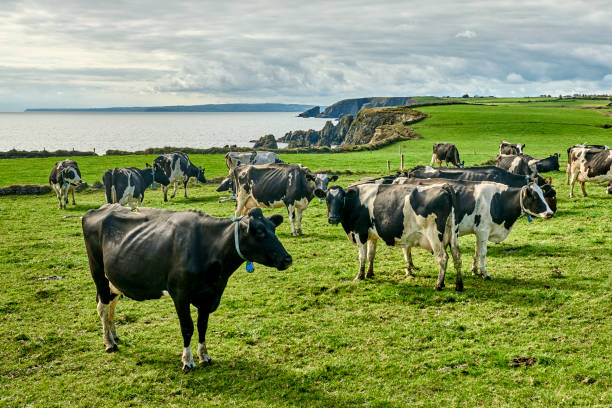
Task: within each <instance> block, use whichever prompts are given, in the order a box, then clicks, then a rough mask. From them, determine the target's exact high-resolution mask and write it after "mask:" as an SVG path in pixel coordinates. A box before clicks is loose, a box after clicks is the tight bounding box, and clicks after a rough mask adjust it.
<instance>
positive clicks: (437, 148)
mask: <svg viewBox="0 0 612 408" xmlns="http://www.w3.org/2000/svg"><path fill="white" fill-rule="evenodd" d="M442 162H446V167H448V163H452V164H454V165H455V166H456V167H463V165H464V163H465V162H462V161H460V160H459V151H458V150H457V146H455V145H454V144H452V143H436V144H434V146H433V155H432V156H431V163H430V166H433V165H434V163H436V164H437V165H438V167H440V166H442Z"/></svg>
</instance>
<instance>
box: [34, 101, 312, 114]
mask: <svg viewBox="0 0 612 408" xmlns="http://www.w3.org/2000/svg"><path fill="white" fill-rule="evenodd" d="M313 106H314V105H300V104H286V103H221V104H208V105H175V106H132V107H114V108H28V109H26V110H25V111H26V112H301V111H304V110H307V109H310V108H312V107H313Z"/></svg>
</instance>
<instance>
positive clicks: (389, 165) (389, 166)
mask: <svg viewBox="0 0 612 408" xmlns="http://www.w3.org/2000/svg"><path fill="white" fill-rule="evenodd" d="M387 172H391V163H389V160H387Z"/></svg>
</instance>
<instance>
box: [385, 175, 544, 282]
mask: <svg viewBox="0 0 612 408" xmlns="http://www.w3.org/2000/svg"><path fill="white" fill-rule="evenodd" d="M445 183H447V184H450V185H451V186H452V187H453V189H454V190H455V193H456V194H457V202H458V205H457V208H456V209H455V223H456V225H457V227H458V231H459V236H460V237H461V236H463V235H467V234H475V235H476V252H475V254H474V262H473V263H472V273H473V274H474V275H477V274H478V264H479V263H480V272H481V274H482V276H483V277H484V278H485V279H491V277H490V276H489V274H488V273H487V268H486V265H485V258H486V256H487V241H491V242H494V243H499V242H502V241H503V240H504V239H506V237H507V236H508V234H510V231H511V230H512V226H513V225H514V223H515V222H516V220H518V218H519V217H521V216H523V215H526V216H527V217H528V220H531V218H530V216H534V217H539V218H551V217H552V216H553V213H554V212H553V210H552V209H551V208H550V207H549V206H548V204H547V203H546V200H545V198H544V192H543V191H542V189H540V187H538V185H537V184H535V183H529V184H527V185H525V186H522V187H509V186H507V185H505V184H500V183H494V182H489V181H465V180H448V179H415V178H407V177H399V178H397V179H396V180H395V181H394V184H413V185H443V184H445ZM404 257H405V258H406V260H407V262H408V269H407V270H406V273H407V274H408V275H411V274H412V269H416V268H415V266H414V264H413V263H412V254H411V253H410V248H406V249H404Z"/></svg>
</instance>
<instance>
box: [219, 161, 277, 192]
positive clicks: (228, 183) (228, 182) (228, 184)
mask: <svg viewBox="0 0 612 408" xmlns="http://www.w3.org/2000/svg"><path fill="white" fill-rule="evenodd" d="M274 163H284V161H282V160H281V159H280V157H278V154H276V153H273V152H265V151H253V152H243V153H240V152H228V153H227V154H226V155H225V165H226V166H227V170H228V171H229V173H230V175H229V176H228V177H227V178H226V179H225V180H223V181H222V182H221V184H219V187H217V191H219V192H221V191H227V190H229V189H232V190H233V192H234V195H235V194H236V190H235V186H234V183H233V182H232V176H231V173H232V169H233V168H234V167H236V166H243V165H246V164H274Z"/></svg>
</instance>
